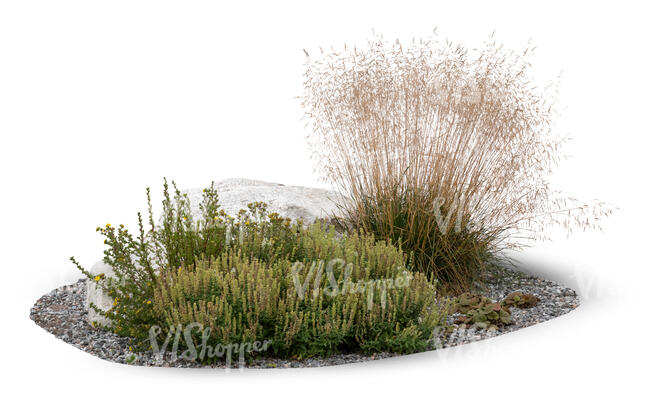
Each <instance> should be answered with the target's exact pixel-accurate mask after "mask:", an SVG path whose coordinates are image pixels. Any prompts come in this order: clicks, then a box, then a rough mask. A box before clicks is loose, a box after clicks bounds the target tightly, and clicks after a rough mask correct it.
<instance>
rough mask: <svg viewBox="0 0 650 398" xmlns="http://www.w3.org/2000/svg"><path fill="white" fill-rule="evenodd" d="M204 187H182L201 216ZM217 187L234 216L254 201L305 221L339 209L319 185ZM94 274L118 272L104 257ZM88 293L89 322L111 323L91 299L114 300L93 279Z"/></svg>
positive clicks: (106, 303) (236, 181) (102, 304)
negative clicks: (91, 306)
mask: <svg viewBox="0 0 650 398" xmlns="http://www.w3.org/2000/svg"><path fill="white" fill-rule="evenodd" d="M203 188H205V187H201V188H196V189H188V190H185V191H183V192H184V193H187V194H188V197H189V198H190V202H191V204H192V215H193V217H194V218H195V219H198V218H200V211H199V203H201V198H202V195H203ZM215 188H216V190H217V193H218V194H219V203H220V204H221V208H222V209H224V210H225V212H226V213H228V214H230V215H233V216H235V215H236V214H237V212H238V211H239V209H245V208H246V206H247V204H248V203H251V202H258V201H259V202H266V203H267V204H268V212H269V213H273V212H276V213H278V214H279V215H280V216H283V217H289V218H291V219H292V220H296V219H299V218H300V219H303V220H304V221H305V222H313V221H314V220H315V219H316V218H319V217H327V216H329V215H331V214H333V213H334V212H335V210H336V205H335V204H334V201H333V199H334V194H333V193H332V192H331V191H328V190H325V189H319V188H309V187H300V186H291V185H283V184H276V183H269V182H264V181H255V180H246V179H242V178H231V179H227V180H222V181H219V182H215ZM90 273H91V274H92V275H99V274H102V273H103V274H104V275H105V276H106V277H114V276H115V273H114V272H113V270H112V269H111V267H110V266H108V265H107V264H105V263H104V262H103V261H99V262H97V263H96V264H95V265H93V267H92V268H91V269H90ZM86 284H87V287H88V289H87V290H88V293H87V300H86V307H87V308H88V322H89V323H91V324H92V323H93V322H97V323H98V324H101V325H108V324H109V322H110V321H109V320H107V319H106V318H104V317H103V316H101V315H99V314H97V313H96V312H95V311H94V310H93V309H92V308H90V307H89V305H90V304H89V303H95V305H96V306H97V307H98V308H100V309H102V310H105V311H107V310H109V309H110V308H111V307H112V305H113V300H112V299H111V298H110V297H109V296H108V294H107V293H106V292H104V291H103V289H101V288H100V287H98V286H97V285H96V284H95V283H94V282H93V281H88V282H87V283H86Z"/></svg>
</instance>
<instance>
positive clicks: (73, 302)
mask: <svg viewBox="0 0 650 398" xmlns="http://www.w3.org/2000/svg"><path fill="white" fill-rule="evenodd" d="M477 291H479V292H480V293H481V294H483V295H485V296H487V297H489V298H490V299H492V300H495V301H500V300H502V299H503V298H505V297H506V296H507V295H508V294H509V293H511V292H514V291H522V292H524V293H531V294H534V295H535V296H537V297H538V298H539V299H540V302H539V303H538V304H537V306H535V307H533V308H529V309H518V308H511V318H512V321H513V323H512V324H511V325H508V326H503V327H501V328H499V329H498V330H496V331H487V330H482V329H478V328H474V327H471V328H465V327H463V326H462V325H461V326H454V329H453V330H452V331H451V333H446V334H445V335H444V336H440V337H437V338H434V339H432V340H431V342H430V345H429V350H433V349H442V348H449V347H454V346H458V345H463V344H467V343H471V342H475V341H480V340H485V339H488V338H492V337H495V336H499V335H503V334H507V333H511V332H514V331H516V330H519V329H522V328H525V327H529V326H533V325H535V324H538V323H541V322H545V321H548V320H551V319H553V318H556V317H559V316H562V315H565V314H567V313H569V312H570V311H572V310H573V309H575V308H577V307H578V306H579V305H580V300H579V297H578V295H577V294H576V292H575V291H574V290H572V289H570V288H568V287H565V286H562V285H560V284H558V283H556V282H552V281H548V280H545V279H542V278H538V277H535V276H532V275H529V274H526V273H524V272H522V271H521V270H518V269H515V268H513V267H511V266H502V265H493V266H491V267H490V268H489V269H488V273H487V275H486V277H485V283H484V285H483V286H481V287H477ZM85 298H86V280H85V279H80V280H79V281H77V282H76V283H74V284H71V285H66V286H62V287H59V288H57V289H55V290H53V291H51V292H49V293H47V294H46V295H44V296H43V297H41V298H40V299H38V301H36V303H35V304H34V306H33V307H32V308H31V310H30V318H31V319H32V320H33V321H34V322H35V323H36V324H37V325H39V326H40V327H42V328H43V329H45V330H46V331H48V332H50V333H52V334H53V335H54V336H56V337H57V338H59V339H61V340H63V341H64V342H66V343H68V344H71V345H73V346H75V347H77V348H78V349H80V350H82V351H85V352H87V353H89V354H91V355H94V356H96V357H99V358H101V359H104V360H107V361H111V362H117V363H122V364H129V365H139V366H160V367H181V368H225V367H226V364H225V363H223V362H222V363H217V364H215V365H211V366H205V365H201V364H200V363H198V362H194V361H188V360H183V359H180V358H173V357H171V355H166V356H165V357H164V358H157V357H154V355H153V353H151V352H145V353H134V352H132V351H131V350H130V346H131V341H130V339H129V338H125V337H120V336H117V335H115V334H113V333H110V332H107V331H104V330H101V329H95V328H93V327H92V326H90V325H89V324H88V323H87V322H86V317H87V314H88V312H87V310H86V306H85ZM456 316H457V314H455V315H451V316H450V321H453V319H454V318H455V317H456ZM395 356H399V354H392V353H379V354H375V355H372V356H366V355H361V354H339V355H335V356H332V357H329V358H310V359H304V360H281V359H276V358H255V359H252V360H249V361H248V363H246V364H245V366H246V367H247V368H303V367H321V366H332V365H343V364H350V363H357V362H365V361H372V360H378V359H383V358H389V357H395ZM238 366H240V365H239V364H238V363H237V358H233V363H232V364H230V367H234V368H236V367H238Z"/></svg>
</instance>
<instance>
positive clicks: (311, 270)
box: [72, 182, 446, 362]
mask: <svg viewBox="0 0 650 398" xmlns="http://www.w3.org/2000/svg"><path fill="white" fill-rule="evenodd" d="M163 196H164V199H163V206H162V213H163V215H162V218H161V219H160V222H155V220H154V216H153V211H152V206H151V197H150V192H149V190H147V199H148V220H147V224H148V225H146V226H145V221H144V220H143V217H142V215H141V214H138V219H139V231H138V233H137V234H135V235H133V234H132V233H130V232H129V231H128V230H127V228H126V227H125V226H124V225H118V226H113V225H111V224H107V225H105V226H103V227H99V228H97V230H98V231H99V232H100V233H101V234H102V235H103V236H104V237H105V244H106V245H107V249H106V250H105V252H104V254H105V257H104V261H105V262H106V263H107V264H108V265H110V266H111V267H112V268H113V270H114V272H115V275H116V276H115V277H114V278H113V277H107V276H106V275H92V274H90V273H89V272H88V271H86V270H85V269H84V268H83V267H81V265H80V264H79V263H78V262H77V261H76V260H75V259H74V258H72V261H73V262H74V263H75V264H76V265H77V267H78V268H79V269H80V270H82V272H84V274H85V275H86V276H87V277H88V278H90V279H91V281H93V282H94V283H97V284H98V285H99V286H101V287H102V288H103V289H105V290H106V291H107V292H108V294H109V295H110V297H111V298H112V299H113V300H114V301H113V306H112V308H111V309H110V310H108V311H103V310H101V309H100V308H98V307H97V306H95V305H94V304H91V307H92V308H93V309H94V310H95V311H97V312H98V313H100V314H101V315H103V316H105V317H106V318H107V319H108V320H110V325H109V326H108V328H109V329H110V330H112V331H113V332H115V333H117V334H119V335H121V336H128V337H131V338H133V340H134V347H135V349H136V350H148V349H151V346H152V345H153V343H155V345H156V346H158V345H162V344H164V339H165V336H166V335H168V334H169V332H170V331H172V330H173V329H174V328H176V327H177V325H182V326H186V325H190V324H199V325H201V327H202V328H203V330H205V329H206V328H208V327H209V328H210V329H209V333H208V335H207V336H204V335H203V334H202V333H201V331H200V330H198V329H197V330H191V335H190V338H191V342H192V345H194V346H195V347H198V346H200V345H201V344H203V346H206V345H210V346H212V347H214V346H217V345H219V344H220V345H228V344H232V343H236V344H241V343H246V342H251V343H252V342H253V341H268V342H270V344H269V345H268V351H266V352H265V353H264V354H265V355H271V356H275V357H280V358H289V357H293V358H306V357H312V356H327V355H331V354H335V353H340V352H363V353H375V352H386V351H388V352H397V353H409V352H415V351H421V350H424V349H426V348H427V344H428V342H429V340H430V338H431V337H432V334H433V332H434V330H435V328H436V327H437V326H439V325H441V324H443V323H444V322H445V317H446V312H445V308H444V303H441V302H439V301H438V300H437V298H436V287H435V285H434V284H433V283H431V282H430V281H429V280H428V279H427V277H426V275H424V274H422V273H419V272H412V271H409V270H407V268H408V261H409V257H408V256H407V255H406V254H405V253H404V252H403V251H402V250H401V249H400V248H398V247H395V246H393V245H392V244H390V243H387V242H385V241H375V239H374V237H373V236H372V235H370V234H366V233H363V232H356V233H352V234H343V235H341V234H337V233H335V231H334V229H333V227H331V226H329V227H328V226H326V225H324V224H322V223H320V222H316V223H314V224H310V225H305V224H303V223H302V221H297V222H291V220H289V219H285V218H282V217H280V216H279V215H278V214H275V213H271V214H268V213H267V211H266V205H265V204H263V203H251V204H250V205H249V207H248V209H245V210H242V211H240V212H239V214H237V215H236V216H235V217H232V216H229V215H227V214H225V212H223V211H222V210H221V209H220V207H219V202H218V193H217V192H216V191H215V190H214V188H213V187H210V188H207V189H205V190H204V192H203V201H202V203H201V205H200V210H201V215H200V217H198V219H195V218H194V217H193V216H192V213H191V211H190V203H189V199H188V197H187V195H185V194H182V193H181V192H179V190H178V189H176V186H175V185H172V187H171V188H170V186H169V185H168V184H167V182H165V185H164V190H163ZM152 327H154V328H158V330H159V333H157V334H156V335H155V336H156V338H155V341H152V340H151V336H152V335H151V333H150V332H151V330H152ZM189 345H190V344H189V343H188V342H187V341H186V340H185V339H181V340H180V342H179V348H180V349H181V350H182V349H183V348H186V347H188V346H189ZM199 359H200V360H203V361H205V362H211V361H212V360H214V358H210V357H202V358H199Z"/></svg>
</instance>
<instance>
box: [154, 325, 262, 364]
mask: <svg viewBox="0 0 650 398" xmlns="http://www.w3.org/2000/svg"><path fill="white" fill-rule="evenodd" d="M194 329H197V330H196V331H197V332H198V333H199V334H200V343H199V344H198V345H195V343H194V339H193V331H194ZM161 332H162V328H161V327H160V326H158V325H154V326H152V327H151V328H149V343H150V344H151V349H152V351H153V354H154V357H155V360H156V364H158V365H160V364H162V362H163V359H164V356H165V354H166V353H167V349H168V347H169V343H170V342H171V343H172V346H171V351H169V353H170V359H171V360H172V361H175V360H177V359H179V358H180V359H184V360H188V361H196V360H199V361H204V360H206V359H213V358H223V359H225V363H226V368H227V369H229V368H231V366H232V357H233V354H236V355H238V363H239V365H238V367H239V368H240V369H243V368H244V364H245V356H246V354H250V353H252V352H262V351H266V350H268V348H269V346H270V345H271V341H270V340H264V341H257V340H256V341H252V342H241V343H229V344H217V345H215V346H211V345H209V344H208V339H209V338H210V334H211V332H212V329H211V328H210V327H205V328H204V327H203V325H202V324H200V323H198V322H193V323H190V324H188V325H187V326H185V327H183V326H182V325H176V326H171V327H170V328H169V330H168V331H167V335H166V337H165V340H164V341H163V344H162V346H159V345H158V341H159V340H158V336H159V335H160V333H161ZM172 337H173V341H172ZM181 337H182V338H183V339H184V342H185V346H186V347H187V348H186V349H185V350H184V351H183V352H182V353H181V354H180V355H178V350H179V344H180V342H181Z"/></svg>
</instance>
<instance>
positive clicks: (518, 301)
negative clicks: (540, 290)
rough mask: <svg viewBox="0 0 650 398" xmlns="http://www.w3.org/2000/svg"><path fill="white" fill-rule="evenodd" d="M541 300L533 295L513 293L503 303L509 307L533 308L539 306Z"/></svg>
mask: <svg viewBox="0 0 650 398" xmlns="http://www.w3.org/2000/svg"><path fill="white" fill-rule="evenodd" d="M538 302H539V298H537V297H536V296H534V295H532V294H528V293H522V292H512V293H510V294H509V295H508V297H506V298H505V299H504V300H503V301H502V303H503V305H506V306H508V307H517V308H531V307H534V306H536V305H537V303H538Z"/></svg>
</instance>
